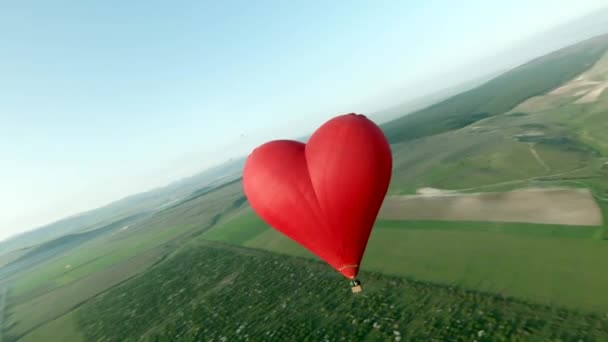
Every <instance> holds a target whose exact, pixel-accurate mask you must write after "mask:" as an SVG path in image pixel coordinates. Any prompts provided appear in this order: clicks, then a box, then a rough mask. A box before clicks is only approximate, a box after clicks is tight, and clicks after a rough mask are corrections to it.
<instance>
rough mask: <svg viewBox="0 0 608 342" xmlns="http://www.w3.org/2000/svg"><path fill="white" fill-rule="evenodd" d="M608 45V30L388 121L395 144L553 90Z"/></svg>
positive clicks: (463, 123)
mask: <svg viewBox="0 0 608 342" xmlns="http://www.w3.org/2000/svg"><path fill="white" fill-rule="evenodd" d="M607 50H608V35H603V36H599V37H595V38H592V39H589V40H586V41H583V42H581V43H578V44H576V45H573V46H569V47H566V48H563V49H560V50H558V51H555V52H553V53H551V54H549V55H546V56H543V57H540V58H537V59H535V60H533V61H531V62H529V63H526V64H524V65H521V66H519V67H516V68H514V69H512V70H510V71H508V72H507V73H505V74H503V75H501V76H499V77H496V78H494V79H492V80H490V81H488V82H486V83H484V84H482V85H480V86H479V87H477V88H474V89H472V90H469V91H466V92H464V93H462V94H459V95H456V96H454V97H451V98H449V99H447V100H444V101H442V102H440V103H437V104H434V105H432V106H430V107H427V108H425V109H422V110H419V111H416V112H414V113H412V114H410V115H406V116H404V117H402V118H399V119H396V120H394V121H391V122H388V123H386V124H384V125H383V129H384V131H385V133H386V135H387V136H388V138H389V140H390V141H391V142H392V143H398V142H403V141H408V140H413V139H418V138H422V137H426V136H430V135H435V134H439V133H443V132H447V131H450V130H454V129H458V128H462V127H465V126H468V125H470V124H472V123H474V122H476V121H479V120H481V119H484V118H488V117H492V116H494V115H497V114H501V113H504V112H507V111H509V110H510V109H512V108H513V107H515V106H516V105H518V104H519V103H521V102H523V101H525V100H527V99H529V98H531V97H533V96H537V95H542V94H544V93H547V92H549V91H550V90H552V89H554V88H556V87H558V86H559V85H561V84H563V83H565V82H566V81H568V80H570V79H572V78H574V77H575V76H577V75H579V74H581V73H582V72H583V71H585V70H587V69H588V68H590V67H591V66H592V65H593V64H594V63H595V62H596V61H597V60H599V58H600V57H601V56H602V55H603V54H604V53H605V52H606V51H607Z"/></svg>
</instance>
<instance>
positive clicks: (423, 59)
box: [0, 0, 604, 241]
mask: <svg viewBox="0 0 608 342" xmlns="http://www.w3.org/2000/svg"><path fill="white" fill-rule="evenodd" d="M446 3H447V2H446ZM558 3H559V4H560V5H557V4H558ZM384 4H385V5H386V6H383V7H382V8H380V6H379V4H378V3H374V4H373V5H371V4H364V3H363V2H361V3H359V6H353V4H352V3H351V4H349V5H343V6H340V5H337V4H324V3H321V2H317V3H315V4H310V3H308V6H303V5H301V6H298V5H295V4H284V3H280V5H281V6H280V7H273V6H270V5H268V6H261V7H256V6H253V5H252V4H250V3H246V2H242V3H240V5H234V3H233V6H230V5H228V4H219V5H215V4H213V5H212V4H211V3H203V4H199V3H197V2H191V3H189V4H188V6H184V7H182V8H177V7H172V6H170V5H164V6H160V5H159V6H158V7H157V8H150V7H148V6H144V4H143V3H142V4H134V3H131V4H123V3H121V4H120V6H118V7H119V8H120V10H118V11H115V7H114V6H112V5H110V4H108V3H104V4H95V5H93V6H90V7H86V6H84V5H82V4H78V5H76V6H74V7H72V8H70V9H69V10H67V11H66V10H65V9H63V8H58V7H53V6H51V5H49V4H45V5H40V6H37V7H36V8H26V7H25V6H23V5H19V4H11V5H3V6H2V7H3V8H4V7H5V8H4V9H3V11H1V12H0V16H2V17H3V19H5V20H3V23H2V24H0V25H3V26H4V27H3V28H4V30H3V32H5V33H2V35H3V36H4V38H5V39H4V40H5V42H6V47H5V54H3V56H0V70H2V71H3V75H4V77H3V79H2V81H0V84H1V85H2V86H3V87H2V88H3V89H5V91H4V92H3V93H2V94H1V95H0V99H1V100H2V101H1V102H0V103H1V104H0V112H1V113H2V115H0V128H1V129H3V130H2V139H4V141H3V142H4V143H2V144H0V153H2V155H4V156H5V158H3V161H2V162H1V164H0V177H1V178H2V179H3V180H4V182H6V184H4V186H3V187H2V188H3V190H4V191H3V192H2V196H1V197H0V203H1V204H2V206H3V208H4V210H3V212H4V213H6V214H4V215H2V217H1V218H0V227H2V228H1V229H0V241H1V240H5V239H7V238H9V237H10V236H13V235H15V234H18V233H22V232H25V231H29V230H32V229H35V228H38V227H40V226H42V225H45V224H48V223H50V222H54V221H57V220H60V219H62V218H65V217H66V216H72V215H75V214H77V213H80V212H83V211H86V210H90V209H94V208H96V207H99V206H102V205H106V204H108V203H111V202H113V201H115V200H118V199H120V198H124V197H126V196H129V195H132V194H135V193H139V192H142V191H148V190H150V189H152V188H157V187H161V186H164V185H166V184H169V183H171V182H173V181H176V180H178V179H181V178H184V177H187V176H190V175H192V174H195V173H196V172H199V171H202V170H203V169H206V168H208V167H211V166H213V165H217V164H219V163H222V162H224V161H226V160H228V159H229V158H236V157H241V156H244V155H246V154H247V153H248V152H249V151H250V150H251V149H252V148H253V147H255V146H257V145H258V144H260V143H262V142H264V141H266V140H269V139H275V138H285V137H287V138H293V137H297V136H302V135H305V134H307V133H310V132H311V131H312V130H314V129H315V127H317V126H318V125H319V124H321V123H323V122H324V121H325V120H327V119H328V118H330V117H332V116H334V115H337V114H341V113H346V112H360V113H366V114H369V113H373V112H374V111H377V110H381V109H385V107H389V106H391V105H395V104H398V102H405V101H407V100H411V99H414V98H416V97H419V96H423V95H426V94H429V93H432V92H433V91H438V90H441V89H445V88H447V87H450V86H453V85H455V84H457V83H458V82H461V81H464V80H466V78H465V77H466V76H469V79H472V78H475V77H479V76H481V74H482V71H483V72H485V69H483V68H481V69H480V70H474V71H471V70H472V69H470V68H471V63H472V62H474V61H477V60H484V59H487V58H490V57H492V56H495V55H496V54H497V53H500V52H502V51H505V50H507V49H508V48H510V47H512V46H515V45H517V44H518V43H520V42H521V41H522V40H525V39H526V38H529V37H532V36H534V35H535V34H538V33H541V32H544V31H546V30H548V29H550V28H552V27H555V26H556V25H559V24H562V23H566V22H568V21H570V20H572V19H576V18H578V17H580V16H582V15H585V14H587V13H589V12H590V11H593V10H594V9H598V8H600V7H602V6H603V5H604V4H603V3H602V1H591V0H588V1H579V2H577V3H575V4H572V3H570V2H566V1H562V2H556V1H538V2H536V4H535V5H530V4H527V3H526V2H525V1H514V2H512V3H510V4H498V5H497V4H486V3H483V2H479V1H468V2H466V3H464V4H462V3H461V4H458V6H455V5H453V4H449V3H447V4H443V3H442V2H439V3H437V4H426V5H415V6H414V5H404V4H400V3H397V2H394V3H390V4H389V3H388V2H386V3H384ZM142 6H143V7H142ZM216 6H219V7H216ZM246 7H247V8H246ZM142 11H143V12H142ZM496 12H500V13H501V16H499V17H496V16H495V15H492V13H496ZM142 13H143V14H142ZM243 13H244V14H243ZM267 16H272V17H273V19H275V20H273V21H268V20H266V19H265V18H267ZM313 16H314V18H315V20H311V19H310V18H311V17H313ZM538 16H542V20H538ZM134 22H135V23H134ZM234 22H238V25H233V23H234ZM515 22H516V23H517V25H515V26H516V27H514V26H513V25H512V24H513V23H515ZM131 25H132V26H131ZM127 27H128V28H129V30H127ZM480 28H483V29H480ZM8 32H11V33H8ZM330 42H331V44H330ZM388 46H390V47H391V48H390V49H389V48H387V47H388ZM413 49H415V50H413ZM243 56H247V58H243ZM485 67H486V68H488V70H489V69H491V68H490V67H491V66H485ZM494 67H497V66H496V65H495V66H494ZM449 75H451V76H449ZM402 89H406V90H407V91H408V93H407V94H402V95H401V96H398V95H399V94H400V93H401V92H402V91H403V90H402ZM397 91H399V92H397ZM393 93H394V94H395V95H391V94H393ZM286 111H289V114H287V115H286ZM276 117H278V118H279V119H276ZM220 151H221V152H220Z"/></svg>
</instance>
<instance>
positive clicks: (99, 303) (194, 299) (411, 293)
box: [74, 244, 608, 341]
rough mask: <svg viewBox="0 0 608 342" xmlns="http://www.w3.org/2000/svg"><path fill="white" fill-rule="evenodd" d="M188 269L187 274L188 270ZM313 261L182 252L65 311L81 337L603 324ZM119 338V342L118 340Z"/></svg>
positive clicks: (573, 332)
mask: <svg viewBox="0 0 608 342" xmlns="http://www.w3.org/2000/svg"><path fill="white" fill-rule="evenodd" d="M193 268H194V269H196V270H197V272H192V269H193ZM361 278H362V281H363V284H364V292H363V293H362V294H361V295H360V296H355V295H353V294H352V293H350V290H349V288H348V285H347V282H346V281H345V280H344V279H343V278H341V277H340V276H339V275H338V274H336V273H335V272H333V271H331V270H329V269H328V268H327V267H325V266H324V265H323V264H321V263H317V262H312V261H306V260H304V259H299V258H293V257H281V256H277V255H276V254H272V253H267V252H260V251H255V250H249V249H242V248H230V247H226V246H222V245H216V244H201V245H198V246H190V248H188V249H186V250H184V251H183V252H182V253H180V254H179V255H176V256H174V257H173V258H171V259H169V260H167V261H166V262H165V263H163V264H162V265H161V266H160V267H158V268H155V269H153V270H151V271H150V272H147V273H145V274H143V275H142V276H140V277H139V278H138V279H137V281H132V282H129V283H127V284H124V285H122V286H119V287H116V288H114V289H112V290H111V291H109V292H108V293H106V294H104V295H103V296H101V297H99V298H96V299H95V300H93V301H91V302H90V303H89V304H88V305H86V306H85V307H83V308H81V309H78V310H77V311H76V312H75V313H74V316H75V317H74V320H75V321H77V322H78V324H79V326H80V327H81V329H82V331H83V336H84V338H85V339H86V340H108V341H113V340H122V341H130V340H137V339H139V338H140V336H143V337H144V340H171V339H180V340H209V341H210V340H244V339H253V340H261V339H263V340H272V341H286V340H303V339H305V338H309V339H313V340H323V339H328V340H338V339H340V338H355V339H357V340H380V339H383V340H389V339H390V340H396V341H399V340H401V339H404V340H409V339H422V340H429V339H445V338H450V339H466V340H469V339H477V340H478V341H484V340H488V341H489V340H510V339H514V338H532V339H562V340H572V339H576V338H584V339H601V338H604V337H605V336H606V335H605V334H606V331H608V330H607V329H608V319H607V318H606V317H603V316H596V315H593V314H577V313H575V312H572V311H567V310H563V309H555V308H548V307H544V306H535V305H530V304H525V303H522V302H519V301H516V300H511V299H507V298H502V297H498V296H494V295H489V294H483V293H477V292H468V291H465V290H461V289H457V288H452V287H449V286H440V285H433V284H429V283H420V282H414V281H410V280H407V279H404V278H398V277H390V276H383V275H380V274H376V273H367V272H366V273H364V274H363V275H362V276H361ZM118 336H120V338H118Z"/></svg>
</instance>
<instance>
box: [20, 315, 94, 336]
mask: <svg viewBox="0 0 608 342" xmlns="http://www.w3.org/2000/svg"><path fill="white" fill-rule="evenodd" d="M77 312H78V311H72V312H70V313H68V314H66V315H63V316H61V317H60V318H58V319H56V320H53V321H51V322H49V323H47V324H45V325H43V326H41V327H40V328H39V329H36V330H34V331H32V332H31V333H29V334H27V335H25V336H23V338H21V339H20V341H23V342H36V341H65V342H80V341H84V337H83V336H82V333H81V332H80V331H79V330H78V327H77V326H76V323H75V322H74V316H75V315H76V313H77ZM9 338H10V337H9Z"/></svg>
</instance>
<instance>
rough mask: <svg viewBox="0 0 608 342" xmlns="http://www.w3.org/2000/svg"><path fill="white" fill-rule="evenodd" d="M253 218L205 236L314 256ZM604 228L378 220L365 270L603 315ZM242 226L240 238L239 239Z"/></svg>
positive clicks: (607, 252)
mask: <svg viewBox="0 0 608 342" xmlns="http://www.w3.org/2000/svg"><path fill="white" fill-rule="evenodd" d="M251 215H252V216H253V214H251ZM256 220H257V219H256V218H254V217H250V218H244V217H243V218H241V219H240V220H239V221H238V222H234V223H233V224H230V225H227V226H225V227H224V226H221V227H217V228H216V229H215V232H214V233H213V234H211V233H212V231H209V232H208V233H207V234H204V235H203V236H202V237H203V238H205V239H211V240H215V241H223V242H226V243H233V244H238V245H242V246H246V247H252V248H260V249H264V250H269V251H273V252H277V253H282V254H288V255H296V256H305V257H311V258H315V257H313V256H312V254H311V253H309V252H308V251H307V250H305V249H304V248H303V247H301V246H299V245H298V244H296V243H295V242H293V241H291V240H289V239H287V238H286V237H284V236H283V235H281V234H280V233H278V232H276V231H274V230H273V229H270V228H266V229H265V230H263V228H261V226H260V225H258V226H255V228H253V229H249V224H250V223H251V222H256ZM224 229H226V231H225V232H224V233H220V231H222V230H224ZM601 230H602V227H584V226H580V227H578V226H562V225H542V224H526V223H521V224H518V223H498V222H491V223H485V222H444V221H441V222H439V221H383V220H380V221H379V222H378V223H377V225H376V228H375V229H374V231H373V233H372V236H371V238H370V241H369V244H368V248H367V251H366V254H365V257H364V260H363V263H362V267H363V269H364V270H368V271H377V272H383V273H386V274H393V275H400V276H406V277H410V278H412V279H417V280H423V281H433V282H437V283H444V284H450V285H455V286H462V287H464V288H469V289H475V290H481V291H487V292H492V293H497V294H501V295H508V296H516V297H520V298H524V299H527V300H530V301H533V302H538V303H544V304H558V305H564V306H568V307H570V308H573V309H581V310H587V311H597V312H602V311H608V297H606V296H605V288H606V286H608V275H607V274H606V273H605V272H600V271H599V270H600V269H602V267H603V261H604V260H606V258H608V245H606V243H605V242H604V241H601V240H597V239H594V237H595V236H596V235H597V234H598V231H601ZM239 231H241V232H243V235H240V236H239V234H238V232H239ZM254 234H255V235H257V236H254ZM245 236H246V237H247V238H248V239H249V240H245V239H244V237H245ZM233 237H238V238H236V239H233ZM581 289H584V291H581Z"/></svg>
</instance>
